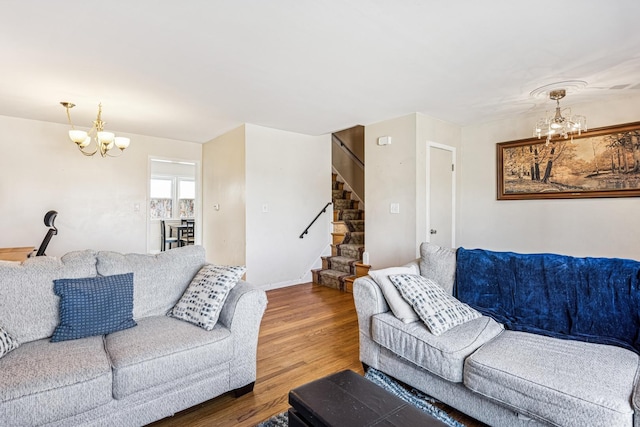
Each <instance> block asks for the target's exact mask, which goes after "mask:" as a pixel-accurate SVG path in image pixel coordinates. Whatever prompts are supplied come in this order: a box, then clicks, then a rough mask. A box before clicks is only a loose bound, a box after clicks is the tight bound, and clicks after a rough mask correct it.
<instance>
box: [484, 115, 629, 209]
mask: <svg viewBox="0 0 640 427" xmlns="http://www.w3.org/2000/svg"><path fill="white" fill-rule="evenodd" d="M496 155H497V169H498V170H497V172H498V173H497V178H498V185H497V190H498V195H497V198H498V200H527V199H574V198H594V197H638V196H640V122H634V123H626V124H621V125H615V126H607V127H602V128H597V129H591V130H589V131H586V132H582V134H581V135H574V136H573V137H571V136H570V137H569V138H567V139H563V138H554V139H552V140H551V141H550V142H549V143H548V144H547V141H546V138H541V139H538V138H536V137H533V138H527V139H521V140H517V141H507V142H499V143H497V144H496Z"/></svg>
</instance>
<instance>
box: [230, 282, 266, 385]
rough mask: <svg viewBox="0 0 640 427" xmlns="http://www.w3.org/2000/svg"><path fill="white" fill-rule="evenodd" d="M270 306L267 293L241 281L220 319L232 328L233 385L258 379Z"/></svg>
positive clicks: (232, 291)
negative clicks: (260, 348) (264, 317)
mask: <svg viewBox="0 0 640 427" xmlns="http://www.w3.org/2000/svg"><path fill="white" fill-rule="evenodd" d="M266 307H267V294H266V293H265V292H264V291H263V290H262V289H259V288H257V287H256V286H254V285H251V284H249V283H247V282H245V281H242V280H241V281H240V282H238V284H237V285H236V286H234V287H233V289H231V292H229V296H228V297H227V300H226V301H225V303H224V306H223V307H222V312H221V313H220V319H219V321H220V322H221V323H222V324H223V325H225V326H226V327H227V328H229V330H231V337H232V338H233V346H234V348H233V362H232V366H231V378H230V381H231V388H232V389H237V388H241V387H243V386H245V385H247V384H249V383H252V382H254V381H255V380H256V361H257V350H258V335H259V333H260V322H261V321H262V315H263V314H264V311H265V309H266Z"/></svg>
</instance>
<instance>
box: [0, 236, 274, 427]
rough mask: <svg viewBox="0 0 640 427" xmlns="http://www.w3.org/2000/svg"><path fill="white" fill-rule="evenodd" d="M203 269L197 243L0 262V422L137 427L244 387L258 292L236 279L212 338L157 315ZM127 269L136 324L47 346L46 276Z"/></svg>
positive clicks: (250, 373)
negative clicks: (0, 347) (3, 337)
mask: <svg viewBox="0 0 640 427" xmlns="http://www.w3.org/2000/svg"><path fill="white" fill-rule="evenodd" d="M205 263H206V261H205V251H204V249H203V248H202V247H201V246H185V247H182V248H178V249H174V250H171V251H167V252H162V253H160V254H158V255H143V254H126V255H125V254H119V253H115V252H104V251H103V252H96V251H92V250H85V251H78V252H71V253H68V254H66V255H64V256H62V257H61V258H59V259H57V258H52V257H36V258H30V259H28V260H26V261H25V262H24V263H22V264H20V263H12V262H2V261H0V325H2V327H3V328H5V329H6V330H7V331H8V332H10V333H11V334H12V335H13V336H14V337H15V338H16V339H17V340H18V342H19V343H20V346H19V347H18V348H16V349H15V350H13V351H11V352H10V353H8V354H6V355H5V356H4V357H2V358H0V425H2V426H35V425H47V426H76V425H83V426H140V425H144V424H148V423H150V422H152V421H155V420H158V419H162V418H164V417H167V416H170V415H172V414H174V413H176V412H178V411H181V410H183V409H186V408H189V407H191V406H193V405H196V404H198V403H201V402H204V401H206V400H209V399H212V398H214V397H216V396H219V395H221V394H223V393H226V392H229V391H236V394H237V395H239V394H242V393H246V392H248V391H250V390H252V388H253V384H254V383H255V379H256V350H257V342H258V332H259V327H260V322H261V319H262V315H263V313H264V310H265V308H266V304H267V300H266V294H265V292H264V291H262V290H259V289H257V288H256V287H254V286H252V285H250V284H249V283H246V282H244V281H240V282H238V284H237V285H236V286H235V287H233V289H232V290H231V292H230V293H229V295H228V297H227V300H226V302H225V304H224V307H223V309H222V312H221V314H220V318H219V320H218V323H217V324H216V326H215V328H214V329H213V330H212V331H206V330H204V329H202V328H200V327H198V326H195V325H193V324H191V323H187V322H184V321H182V320H179V319H175V318H172V317H169V316H167V315H166V314H167V312H168V311H169V310H170V309H171V308H172V307H173V306H174V305H175V303H176V302H177V301H178V300H179V299H180V297H181V296H182V294H183V292H184V290H185V289H186V287H187V286H188V285H189V283H190V281H191V279H192V278H193V277H194V276H195V274H196V273H197V272H198V270H199V269H200V268H201V267H202V266H203V265H205ZM128 272H133V275H134V278H133V280H134V308H133V315H134V319H135V321H136V322H137V326H135V327H133V328H130V329H125V330H121V331H118V332H114V333H111V334H108V335H104V336H92V337H88V338H82V339H76V340H71V341H62V342H55V343H52V342H50V339H49V338H50V337H51V335H52V333H53V331H54V329H55V327H56V325H57V324H58V320H59V314H58V305H59V302H58V300H59V298H58V297H57V296H56V295H55V294H54V293H53V290H52V281H53V280H54V279H60V278H82V277H91V276H96V275H100V276H109V275H114V274H121V273H128Z"/></svg>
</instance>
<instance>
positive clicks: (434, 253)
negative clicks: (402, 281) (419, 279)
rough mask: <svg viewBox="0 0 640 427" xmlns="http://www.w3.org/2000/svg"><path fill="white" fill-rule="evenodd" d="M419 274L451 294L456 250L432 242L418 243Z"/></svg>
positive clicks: (454, 276) (454, 273)
mask: <svg viewBox="0 0 640 427" xmlns="http://www.w3.org/2000/svg"><path fill="white" fill-rule="evenodd" d="M420 275H421V276H424V277H426V278H427V279H431V280H433V281H434V282H436V283H437V284H438V285H440V286H442V288H443V289H444V290H445V291H446V292H447V293H448V294H450V295H451V294H453V285H454V282H455V278H456V250H455V249H452V248H441V247H440V246H438V245H434V244H433V243H429V242H424V243H422V244H421V245H420Z"/></svg>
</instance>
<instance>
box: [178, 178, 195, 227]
mask: <svg viewBox="0 0 640 427" xmlns="http://www.w3.org/2000/svg"><path fill="white" fill-rule="evenodd" d="M195 199H196V183H195V181H193V180H187V179H178V206H180V218H181V219H182V218H193V217H194V205H195Z"/></svg>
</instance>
